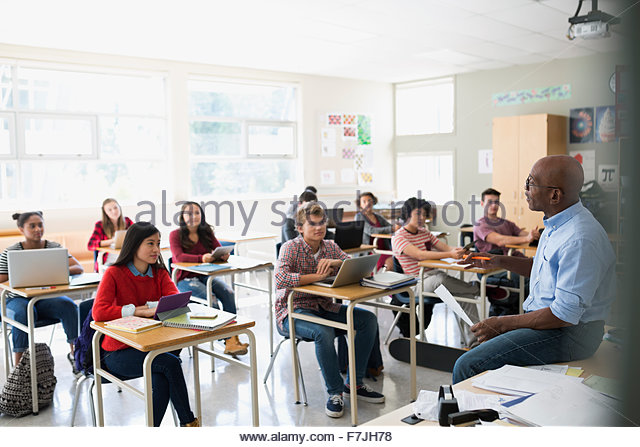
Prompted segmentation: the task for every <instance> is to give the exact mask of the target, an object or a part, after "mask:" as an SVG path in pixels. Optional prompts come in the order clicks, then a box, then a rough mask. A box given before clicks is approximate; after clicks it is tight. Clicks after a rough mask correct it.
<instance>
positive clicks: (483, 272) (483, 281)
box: [418, 260, 524, 334]
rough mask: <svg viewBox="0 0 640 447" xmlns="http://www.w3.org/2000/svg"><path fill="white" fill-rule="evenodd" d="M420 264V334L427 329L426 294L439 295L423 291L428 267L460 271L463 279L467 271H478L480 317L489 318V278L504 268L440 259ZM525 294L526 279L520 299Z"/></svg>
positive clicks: (475, 302)
mask: <svg viewBox="0 0 640 447" xmlns="http://www.w3.org/2000/svg"><path fill="white" fill-rule="evenodd" d="M418 265H419V266H420V273H419V274H418V299H419V300H420V316H419V319H418V321H419V322H420V334H422V333H423V331H424V329H425V328H424V319H423V312H422V307H423V306H422V304H423V301H424V296H425V295H426V296H434V297H437V295H436V294H435V293H433V292H423V289H422V288H423V284H422V281H423V279H424V273H425V272H426V271H427V270H428V269H442V270H451V271H455V272H459V273H460V279H461V280H464V273H465V272H469V273H477V274H478V275H480V303H479V304H480V313H479V316H480V319H484V318H487V316H488V314H487V313H488V311H489V308H488V306H487V299H486V298H487V278H488V277H489V276H491V275H495V274H497V273H502V272H504V271H505V270H504V269H499V268H493V269H483V268H479V267H473V268H469V269H465V268H464V267H463V266H461V265H458V264H449V263H448V262H445V261H440V260H429V261H420V262H419V263H418ZM523 295H524V281H522V282H521V283H520V299H521V300H522V296H523ZM454 298H455V299H456V300H457V301H464V302H467V303H473V304H478V299H476V298H466V297H460V296H454Z"/></svg>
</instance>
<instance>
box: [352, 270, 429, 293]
mask: <svg viewBox="0 0 640 447" xmlns="http://www.w3.org/2000/svg"><path fill="white" fill-rule="evenodd" d="M416 283H417V280H416V278H415V277H413V276H411V275H405V274H404V273H396V272H382V273H376V274H375V275H373V276H371V277H369V278H363V279H361V280H360V285H361V286H364V287H375V288H377V289H398V288H400V287H406V286H412V285H414V284H416Z"/></svg>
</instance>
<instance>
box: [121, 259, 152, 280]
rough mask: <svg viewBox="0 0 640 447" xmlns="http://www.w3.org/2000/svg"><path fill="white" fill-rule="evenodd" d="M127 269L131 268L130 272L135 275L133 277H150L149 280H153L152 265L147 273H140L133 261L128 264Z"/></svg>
mask: <svg viewBox="0 0 640 447" xmlns="http://www.w3.org/2000/svg"><path fill="white" fill-rule="evenodd" d="M127 267H129V270H130V271H131V273H133V276H148V277H149V278H153V269H152V268H151V265H149V268H148V269H147V271H146V273H140V272H139V271H138V269H137V268H136V266H135V265H133V261H130V262H129V263H128V264H127Z"/></svg>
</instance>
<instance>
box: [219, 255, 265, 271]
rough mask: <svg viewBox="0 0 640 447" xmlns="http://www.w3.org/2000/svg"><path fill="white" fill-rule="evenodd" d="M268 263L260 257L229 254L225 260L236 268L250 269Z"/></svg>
mask: <svg viewBox="0 0 640 447" xmlns="http://www.w3.org/2000/svg"><path fill="white" fill-rule="evenodd" d="M268 263H269V262H268V261H262V260H260V259H252V258H246V257H244V256H236V255H231V256H229V259H228V260H227V264H229V266H231V267H233V268H236V269H250V268H253V267H257V266H259V265H264V264H268Z"/></svg>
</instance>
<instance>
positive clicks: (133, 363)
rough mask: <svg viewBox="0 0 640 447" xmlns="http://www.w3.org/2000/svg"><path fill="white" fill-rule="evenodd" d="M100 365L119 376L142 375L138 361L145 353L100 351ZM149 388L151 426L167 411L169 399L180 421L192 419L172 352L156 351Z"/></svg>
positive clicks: (181, 374)
mask: <svg viewBox="0 0 640 447" xmlns="http://www.w3.org/2000/svg"><path fill="white" fill-rule="evenodd" d="M103 352H104V358H103V362H104V366H105V367H106V369H107V370H108V371H109V372H111V373H113V374H115V375H116V376H117V377H118V378H121V379H135V378H138V377H142V364H143V362H144V358H145V357H146V356H147V354H148V353H146V352H141V351H138V350H137V349H134V348H126V349H121V350H118V351H103ZM151 388H152V396H153V425H154V427H159V426H160V423H161V422H162V418H163V417H164V413H165V412H166V411H167V405H169V399H171V402H173V407H174V408H175V409H176V413H178V419H179V420H180V424H182V425H184V424H188V423H189V422H192V421H193V420H194V415H193V412H192V411H191V407H190V406H189V394H188V393H187V384H186V383H185V380H184V374H183V373H182V367H181V366H180V359H179V358H178V357H177V356H175V355H174V354H172V353H169V352H166V353H164V354H160V355H159V356H157V357H156V358H155V359H153V363H152V364H151Z"/></svg>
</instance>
